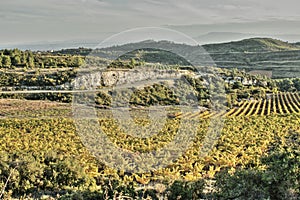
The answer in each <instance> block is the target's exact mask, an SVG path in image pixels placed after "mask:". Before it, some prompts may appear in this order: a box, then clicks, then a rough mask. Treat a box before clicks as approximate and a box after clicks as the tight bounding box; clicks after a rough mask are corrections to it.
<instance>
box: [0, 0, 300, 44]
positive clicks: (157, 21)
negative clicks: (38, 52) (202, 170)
mask: <svg viewBox="0 0 300 200" xmlns="http://www.w3.org/2000/svg"><path fill="white" fill-rule="evenodd" d="M298 8H299V2H298V0H284V1H283V0H276V1H273V0H272V1H271V0H264V1H261V0H248V1H244V0H226V1H224V0H185V1H178V0H164V1H161V0H43V1H41V0H26V1H24V0H13V1H1V2H0V13H1V14H0V26H1V27H5V28H2V29H1V35H2V37H1V38H0V43H1V42H2V43H3V42H16V41H36V40H65V39H71V38H93V37H94V38H97V37H100V36H99V35H101V37H104V35H105V36H106V35H107V34H106V33H108V32H114V33H117V32H120V31H123V30H126V29H130V28H135V27H142V26H164V25H166V24H171V25H189V24H212V25H216V26H219V25H218V24H230V23H247V22H259V21H274V20H275V21H276V20H283V19H284V20H296V21H299V20H300V13H299V11H298ZM277 25H278V24H276V26H277ZM280 27H284V28H286V27H285V26H284V24H282V25H281V26H280ZM280 27H278V28H280ZM262 30H263V27H259V28H257V29H256V30H255V31H258V32H260V31H262ZM270 30H272V29H270Z"/></svg>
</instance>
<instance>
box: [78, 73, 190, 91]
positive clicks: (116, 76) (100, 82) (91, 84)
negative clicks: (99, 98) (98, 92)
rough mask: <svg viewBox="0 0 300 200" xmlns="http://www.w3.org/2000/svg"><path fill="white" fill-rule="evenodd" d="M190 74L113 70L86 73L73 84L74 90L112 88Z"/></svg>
mask: <svg viewBox="0 0 300 200" xmlns="http://www.w3.org/2000/svg"><path fill="white" fill-rule="evenodd" d="M188 73H190V72H188V71H185V70H173V69H169V70H159V69H149V68H145V69H129V70H128V69H126V70H123V69H119V70H116V69H113V70H106V71H100V72H93V73H86V74H83V75H81V76H78V77H77V78H76V79H75V81H74V83H75V88H77V89H80V88H96V87H99V86H104V87H112V86H117V85H123V84H134V83H137V82H141V81H147V80H155V79H172V78H174V79H178V78H180V77H181V76H182V75H184V74H188Z"/></svg>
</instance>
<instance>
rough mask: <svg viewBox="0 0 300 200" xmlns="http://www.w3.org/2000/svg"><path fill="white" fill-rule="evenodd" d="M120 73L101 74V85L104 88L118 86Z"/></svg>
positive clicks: (108, 72)
mask: <svg viewBox="0 0 300 200" xmlns="http://www.w3.org/2000/svg"><path fill="white" fill-rule="evenodd" d="M119 74H120V72H119V71H107V72H102V73H101V83H102V86H104V87H110V86H114V85H117V83H118V81H119Z"/></svg>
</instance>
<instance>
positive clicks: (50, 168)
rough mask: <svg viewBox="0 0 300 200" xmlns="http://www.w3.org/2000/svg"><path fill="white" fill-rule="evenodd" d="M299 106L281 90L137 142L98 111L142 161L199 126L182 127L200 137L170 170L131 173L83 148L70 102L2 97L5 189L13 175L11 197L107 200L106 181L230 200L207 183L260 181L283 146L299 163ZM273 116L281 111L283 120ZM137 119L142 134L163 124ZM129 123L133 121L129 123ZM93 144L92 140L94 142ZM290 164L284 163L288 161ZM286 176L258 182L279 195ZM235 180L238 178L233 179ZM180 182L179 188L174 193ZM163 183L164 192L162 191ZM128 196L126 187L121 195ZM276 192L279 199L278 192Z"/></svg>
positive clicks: (112, 136)
mask: <svg viewBox="0 0 300 200" xmlns="http://www.w3.org/2000/svg"><path fill="white" fill-rule="evenodd" d="M299 102H300V101H299V95H298V94H296V93H278V94H274V95H272V96H270V98H269V99H267V100H265V101H264V100H263V101H243V102H240V105H239V107H237V108H233V109H231V110H229V111H228V112H224V113H212V112H209V111H204V112H201V113H197V112H196V113H185V114H184V115H180V114H179V115H178V116H176V117H175V118H167V120H166V122H165V124H164V126H163V127H162V128H161V130H160V131H159V132H157V134H154V135H152V136H151V137H146V138H143V137H134V133H131V132H125V131H123V130H122V129H121V128H120V127H119V125H118V121H117V120H116V119H114V117H113V115H112V114H111V113H110V111H109V110H101V109H99V110H98V111H97V112H98V117H99V119H98V121H99V124H100V127H101V129H102V130H103V131H104V132H105V133H106V135H107V137H108V138H109V140H110V141H111V142H112V144H113V145H115V146H116V147H120V148H121V149H123V150H125V151H128V152H133V153H134V154H133V155H134V156H137V157H139V155H140V154H142V153H145V152H151V151H157V150H159V149H161V148H163V147H164V146H166V145H168V144H169V143H170V142H171V141H172V140H174V138H175V137H176V134H177V132H178V130H179V125H180V124H181V123H182V122H184V120H189V121H190V122H191V123H194V124H195V126H194V127H193V126H183V129H182V130H181V131H182V134H185V133H188V132H193V133H195V137H194V139H193V141H191V143H190V145H189V147H188V148H187V149H185V151H184V152H183V154H182V155H178V157H177V159H175V160H173V161H172V162H170V163H169V164H168V165H167V166H165V167H162V168H160V169H156V170H153V171H149V172H145V173H139V172H135V171H137V169H138V168H137V167H139V166H143V165H144V164H148V163H145V162H144V161H143V160H140V161H139V163H136V165H130V170H126V171H124V170H118V169H114V168H111V167H109V166H107V165H105V164H104V163H103V162H101V160H98V159H97V158H96V157H95V156H94V155H93V154H92V153H91V152H90V151H89V150H88V149H87V147H86V146H84V145H83V143H82V138H80V137H79V135H78V133H77V132H76V127H75V125H74V119H73V118H72V111H71V109H70V107H69V105H68V104H61V103H57V104H55V103H49V102H42V101H40V102H35V101H22V100H11V101H9V100H1V101H0V106H1V109H0V116H1V118H0V137H1V140H0V152H1V156H0V167H1V172H0V188H2V187H3V186H4V184H5V182H6V177H8V176H9V175H10V174H12V175H11V178H10V181H9V182H8V185H7V187H6V191H7V192H6V193H5V195H6V196H7V197H9V196H10V195H13V196H17V195H24V194H31V193H32V191H35V190H36V189H37V190H41V191H44V190H52V191H54V190H61V191H69V190H72V191H73V190H75V191H77V190H79V191H95V190H96V189H97V188H98V190H99V189H100V190H99V191H100V192H99V194H98V195H100V197H99V196H98V198H101V199H105V198H104V196H105V195H108V194H106V193H105V191H106V189H107V188H106V189H104V188H105V185H107V181H117V182H118V184H117V185H115V186H114V187H116V188H124V187H125V188H126V187H127V186H128V185H129V186H128V187H129V188H130V185H131V184H133V185H134V188H140V187H142V188H146V189H144V190H145V191H144V195H146V196H147V195H148V196H149V195H150V193H149V188H150V190H151V191H152V192H154V194H155V195H154V196H153V194H152V193H151V195H152V196H151V195H150V196H151V197H153V198H154V197H155V196H165V197H167V198H168V199H172V198H171V197H170V196H171V195H172V194H173V193H174V194H176V192H178V190H180V188H182V191H181V192H186V195H187V196H185V198H186V199H191V198H196V197H195V195H198V197H199V195H200V196H201V197H204V196H205V195H206V197H208V196H209V195H223V196H224V197H223V199H227V198H229V197H230V198H231V196H230V195H229V194H226V195H227V196H226V195H225V194H224V193H222V191H223V190H225V189H224V188H223V190H222V191H218V190H217V191H216V192H217V193H216V194H215V193H214V192H213V193H210V192H207V187H208V186H204V185H205V184H206V181H208V182H211V181H213V182H212V183H214V182H215V186H214V187H220V188H222V187H224V184H223V185H222V181H224V180H223V179H222V178H221V179H220V178H219V177H220V176H221V175H222V173H223V172H225V171H229V172H228V173H229V174H234V173H241V172H240V170H256V171H257V172H255V173H256V175H255V176H254V177H257V176H258V175H259V174H260V173H265V172H266V171H268V166H269V165H270V166H273V164H274V163H275V164H276V160H275V161H272V160H271V161H267V162H266V161H265V160H264V159H265V158H268V157H269V156H272V155H273V154H276V155H277V152H282V150H283V149H286V150H287V151H288V155H289V156H292V157H291V158H292V159H299V155H298V156H297V154H294V152H295V151H296V152H297V151H299V146H297V143H295V142H296V141H298V140H299V133H300V126H299V124H300V123H299V122H300V121H299V120H300V119H299V116H298V115H297V114H298V113H299ZM272 113H276V115H275V114H272ZM283 114H284V115H283ZM216 115H218V116H220V115H223V116H225V122H224V126H223V129H222V133H221V135H220V137H219V138H218V139H217V141H215V146H214V148H212V149H211V151H210V152H209V153H208V154H207V155H205V156H201V151H202V146H203V141H204V138H205V137H206V134H207V130H208V128H209V122H210V119H212V118H213V117H214V116H216ZM131 118H132V119H133V120H134V122H135V124H136V125H138V126H139V127H140V130H148V131H149V132H151V131H152V130H154V129H155V128H156V127H159V126H158V124H159V123H160V122H159V121H158V120H155V119H152V120H150V119H149V117H148V116H147V113H145V112H143V111H138V110H137V111H134V112H132V113H131ZM125 122H126V121H125ZM128 124H130V122H129V121H128ZM129 128H130V127H129ZM290 137H292V140H290ZM90 139H91V143H92V142H93V138H90ZM290 141H292V143H290ZM292 147H293V148H294V149H293V148H292ZM290 148H292V149H290ZM286 150H285V151H286ZM107 156H108V157H107V159H108V160H114V161H117V162H118V164H122V165H124V166H128V165H129V164H130V163H128V159H126V158H123V159H120V157H119V156H116V155H114V154H110V155H107ZM115 156H116V157H115ZM295 156H296V157H295ZM162 157H167V155H162ZM288 158H290V157H288ZM285 162H289V160H288V159H287V160H285ZM291 162H292V163H289V164H288V166H293V167H295V168H293V169H292V171H289V174H285V176H284V177H285V178H286V176H288V175H289V176H291V177H296V178H297V177H298V175H299V173H298V172H299V171H297V170H299V168H297V167H298V163H299V162H298V161H291ZM283 165H284V166H285V163H283ZM280 167H282V166H281V164H280V163H277V164H276V165H275V168H276V169H277V168H278V169H280ZM247 173H248V171H247ZM251 173H252V172H251ZM268 173H269V172H268ZM270 173H271V172H270ZM274 173H275V172H274ZM276 173H277V172H276ZM280 173H281V172H280ZM280 173H279V174H280ZM279 174H275V175H276V176H275V175H274V174H273V171H272V174H270V175H264V176H267V181H266V180H265V179H264V178H262V179H261V180H260V181H259V182H260V183H261V184H265V185H264V186H263V187H265V188H269V187H270V188H269V190H268V191H273V190H274V188H272V187H273V186H272V185H274V184H275V183H276V184H279V183H278V182H277V181H278V180H277V179H280V175H279ZM297 174H298V175H297ZM226 176H227V175H226ZM249 176H250V177H248V179H250V180H251V178H253V177H252V176H253V174H250V175H249ZM264 176H263V177H264ZM274 176H275V177H274ZM232 178H233V177H232ZM258 178H261V177H260V176H259V177H258ZM285 178H284V180H282V181H283V183H284V181H286V180H285ZM175 180H178V181H182V182H180V184H179V185H178V183H177V182H174V181H175ZM226 180H227V179H226ZM228 180H231V179H230V177H229V178H228ZM186 181H188V182H190V183H191V184H200V183H199V181H200V182H201V181H204V182H203V183H202V182H201V184H200V185H201V187H200V186H199V185H198V186H197V187H199V188H200V189H201V188H202V189H201V192H200V193H199V194H198V193H197V194H196V193H195V192H196V191H194V190H192V189H191V188H192V187H194V186H191V185H185V183H186ZM220 181H221V182H220ZM250 182H251V181H250ZM254 182H255V181H254ZM103 184H104V185H103ZM174 184H175V186H176V189H174V188H173V187H175V186H174ZM218 184H221V186H220V185H219V186H218ZM227 184H229V183H227ZM162 185H163V188H165V189H161V188H157V187H159V186H160V187H162ZM225 185H226V184H225ZM226 186H228V185H226ZM279 186H280V187H283V189H282V188H279V189H280V190H286V187H288V186H282V185H279ZM279 186H278V187H279ZM178 187H179V188H178ZM228 187H229V186H228ZM289 187H290V186H289ZM295 187H296V188H295V192H294V193H296V194H297V188H298V189H299V187H298V185H297V184H296V186H295ZM101 188H102V189H101ZM116 188H114V189H113V191H114V192H113V193H112V194H111V195H112V196H113V195H120V193H118V191H120V190H118V189H116ZM147 188H148V189H147ZM204 188H206V189H204ZM227 189H228V188H227ZM279 189H278V188H277V189H276V190H279ZM107 190H109V189H107ZM124 190H126V191H128V190H130V191H132V194H128V192H127V193H126V195H129V196H132V197H133V198H137V197H136V196H135V195H141V194H140V193H139V192H138V191H136V190H135V189H128V188H127V189H124ZM202 190H203V191H202ZM228 190H229V189H228ZM101 191H102V192H101ZM122 191H123V189H122V190H121V193H122ZM193 191H194V192H193ZM204 191H206V192H204ZM223 192H224V191H223ZM260 192H261V191H260ZM190 193H191V194H190ZM294 193H293V194H294ZM183 194H185V193H183ZM101 195H102V196H101ZM189 195H190V196H189ZM207 195H208V196H207ZM266 195H267V196H268V195H271V194H266ZM276 195H277V196H278V194H276ZM112 196H111V197H112ZM146 196H143V198H144V197H145V198H146ZM140 197H141V196H139V198H140ZM75 199H76V198H75ZM154 199H155V198H154ZM221 199H222V198H221Z"/></svg>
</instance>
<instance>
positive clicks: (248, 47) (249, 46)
mask: <svg viewBox="0 0 300 200" xmlns="http://www.w3.org/2000/svg"><path fill="white" fill-rule="evenodd" d="M203 47H204V48H205V49H206V50H207V51H208V52H210V53H212V52H220V53H227V52H267V51H292V50H300V46H299V45H297V44H294V43H288V42H284V41H281V40H278V39H272V38H251V39H245V40H241V41H236V42H228V43H221V44H208V45H203Z"/></svg>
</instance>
